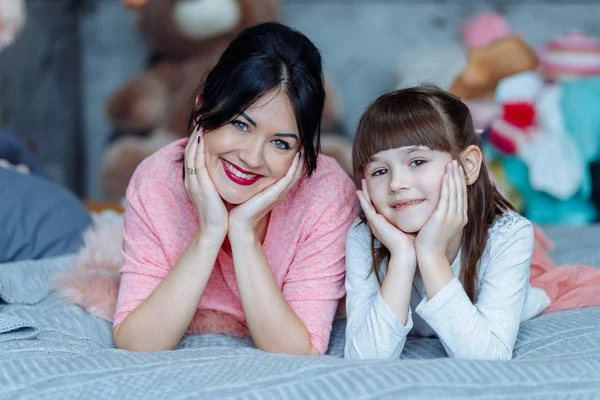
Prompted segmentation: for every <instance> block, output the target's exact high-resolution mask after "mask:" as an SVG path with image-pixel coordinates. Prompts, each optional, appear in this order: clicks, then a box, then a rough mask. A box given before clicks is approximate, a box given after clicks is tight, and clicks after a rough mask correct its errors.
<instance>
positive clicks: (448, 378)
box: [0, 226, 600, 399]
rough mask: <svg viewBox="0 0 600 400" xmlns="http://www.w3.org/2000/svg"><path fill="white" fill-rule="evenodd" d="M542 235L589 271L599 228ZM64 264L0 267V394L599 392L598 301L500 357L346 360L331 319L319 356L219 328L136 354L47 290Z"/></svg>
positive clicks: (425, 345)
mask: <svg viewBox="0 0 600 400" xmlns="http://www.w3.org/2000/svg"><path fill="white" fill-rule="evenodd" d="M546 233H547V234H548V235H549V236H550V237H551V238H552V239H553V240H554V241H555V244H556V250H555V252H554V253H553V257H554V259H555V261H556V262H557V264H573V263H586V264H588V265H593V266H596V267H600V250H599V249H598V245H597V243H598V240H600V226H590V227H581V228H564V227H563V228H561V227H549V228H546ZM73 259H74V256H73V255H66V256H60V257H53V258H45V259H42V260H36V261H20V262H14V263H5V264H0V298H1V299H2V302H1V303H0V399H17V398H18V399H71V398H90V399H115V398H119V399H130V398H131V399H155V398H160V399H163V398H169V399H171V398H172V399H187V398H200V399H234V398H235V399H280V398H281V399H371V398H378V399H379V398H384V399H385V398H418V399H420V398H434V399H444V398H486V399H487V398H510V399H515V398H527V399H536V398H540V399H542V398H543V399H549V398H561V399H565V398H598V397H600V307H596V308H586V309H579V310H571V311H565V312H559V313H554V314H548V315H542V316H540V317H537V318H535V319H533V320H531V321H528V322H526V323H524V324H523V325H522V326H521V329H520V332H519V336H518V339H517V343H516V346H515V349H514V354H513V356H514V359H513V360H512V361H474V360H454V359H448V358H444V355H445V353H444V350H443V347H442V346H441V344H440V343H439V341H438V340H436V339H427V338H421V339H413V338H409V340H408V342H407V345H406V348H405V351H404V352H403V355H402V359H400V360H390V361H346V360H343V359H342V356H343V347H344V327H345V321H343V320H342V321H337V322H336V323H335V326H334V330H333V333H332V337H331V341H330V347H329V350H328V352H327V355H326V356H325V357H294V356H287V355H278V354H267V353H264V352H262V351H259V350H256V349H255V348H254V347H253V346H252V342H251V341H250V340H249V339H234V338H230V337H227V336H224V335H206V336H189V337H186V338H184V340H183V341H182V343H181V344H180V346H179V349H178V351H172V352H160V353H153V354H138V353H131V352H127V351H123V350H117V349H115V348H114V347H113V343H112V340H111V325H110V324H109V323H108V322H106V321H104V320H101V319H98V318H95V317H92V316H91V315H89V314H87V313H86V312H85V311H83V310H81V309H80V308H78V307H76V306H74V305H71V304H68V303H66V302H65V301H64V300H62V299H60V298H59V297H57V296H56V295H55V294H53V293H49V278H50V277H51V276H52V275H53V274H55V273H57V272H59V271H62V270H64V269H66V268H68V267H69V265H70V262H72V261H73ZM599 295H600V294H599Z"/></svg>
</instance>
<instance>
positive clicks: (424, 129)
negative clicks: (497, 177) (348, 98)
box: [352, 85, 514, 302]
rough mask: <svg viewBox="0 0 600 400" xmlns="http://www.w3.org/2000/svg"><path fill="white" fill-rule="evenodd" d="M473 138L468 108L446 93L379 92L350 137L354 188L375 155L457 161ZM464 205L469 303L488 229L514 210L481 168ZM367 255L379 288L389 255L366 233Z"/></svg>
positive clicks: (474, 293)
mask: <svg viewBox="0 0 600 400" xmlns="http://www.w3.org/2000/svg"><path fill="white" fill-rule="evenodd" d="M478 140H479V139H478V135H477V133H476V132H475V128H474V126H473V120H472V118H471V114H470V112H469V109H468V108H467V106H466V105H465V104H464V103H463V102H462V101H460V99H458V98H457V97H456V96H454V95H452V94H450V93H448V92H445V91H443V90H441V89H439V88H437V87H435V86H429V85H426V86H419V87H413V88H407V89H401V90H397V91H394V92H391V93H387V94H384V95H383V96H381V97H379V98H378V99H377V100H376V101H375V102H374V103H373V104H371V105H370V106H369V107H368V108H367V110H366V111H365V113H364V114H363V116H362V117H361V119H360V122H359V124H358V128H357V132H356V136H355V137H354V146H353V149H352V165H353V170H354V171H353V172H354V181H355V184H356V187H357V188H360V187H361V181H362V179H363V178H364V168H365V167H366V165H367V164H368V163H369V161H370V159H371V157H372V156H373V155H375V154H377V153H379V152H380V151H384V150H389V149H396V148H400V147H404V146H427V147H428V148H429V149H431V150H437V151H443V152H447V153H449V154H450V155H451V156H452V158H453V159H457V160H458V161H459V162H460V161H461V160H460V158H459V155H460V153H461V152H462V151H463V150H465V149H466V148H468V147H469V146H471V145H478ZM463 168H464V166H463ZM467 201H468V223H467V225H466V226H465V228H464V229H463V234H462V239H461V259H460V263H461V272H460V281H461V282H462V285H463V287H464V289H465V292H466V293H467V295H468V296H469V298H470V299H471V301H473V302H474V301H475V300H476V297H477V272H478V271H477V270H478V264H479V260H480V258H481V256H482V254H483V251H484V249H485V245H486V243H487V240H488V229H489V228H490V226H491V225H492V224H493V223H494V221H495V220H496V218H497V217H499V216H500V215H502V214H503V213H504V212H506V211H508V210H514V208H513V206H512V205H511V204H510V203H509V202H508V200H506V199H505V198H504V197H503V196H502V195H501V194H500V192H499V191H498V189H497V188H496V186H495V185H494V184H493V183H492V182H491V180H490V176H489V174H488V170H487V168H486V167H485V165H484V164H482V166H481V171H480V173H479V177H478V178H477V180H476V181H475V182H473V183H472V184H470V185H469V186H467ZM360 217H361V219H362V220H363V222H367V221H366V217H365V215H364V213H362V212H361V216H360ZM371 253H372V260H373V265H372V268H373V272H374V273H375V275H376V276H377V280H378V281H379V283H380V284H381V271H380V266H381V265H382V263H383V262H388V261H389V257H390V252H389V250H388V249H387V248H385V246H383V245H379V246H377V245H376V241H375V237H374V236H373V235H372V234H371Z"/></svg>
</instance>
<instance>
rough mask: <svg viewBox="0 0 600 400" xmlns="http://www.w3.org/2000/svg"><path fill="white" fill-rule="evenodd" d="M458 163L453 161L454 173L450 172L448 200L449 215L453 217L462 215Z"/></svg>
mask: <svg viewBox="0 0 600 400" xmlns="http://www.w3.org/2000/svg"><path fill="white" fill-rule="evenodd" d="M457 178H458V161H457V160H454V161H452V171H451V172H450V179H449V181H450V185H449V190H448V192H449V193H448V194H449V196H448V197H449V198H448V214H449V215H452V216H457V215H461V213H460V212H459V211H458V206H459V205H458V203H459V197H458V179H457Z"/></svg>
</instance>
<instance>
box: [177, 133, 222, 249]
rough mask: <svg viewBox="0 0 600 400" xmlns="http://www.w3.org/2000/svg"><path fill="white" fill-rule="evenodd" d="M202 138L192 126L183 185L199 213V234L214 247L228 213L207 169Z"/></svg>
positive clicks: (186, 149) (219, 238)
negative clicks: (211, 242) (213, 244)
mask: <svg viewBox="0 0 600 400" xmlns="http://www.w3.org/2000/svg"><path fill="white" fill-rule="evenodd" d="M204 151H205V150H204V138H203V137H202V133H201V131H200V129H195V130H194V133H193V134H192V137H191V138H190V140H189V141H188V144H187V145H186V146H185V157H184V166H185V180H184V183H185V188H186V190H187V192H188V195H189V197H190V199H191V200H192V202H193V203H194V207H195V208H196V214H197V215H198V222H199V225H200V226H199V234H200V236H201V237H203V238H206V239H207V240H210V241H215V245H216V246H221V244H222V243H223V240H225V236H226V235H227V229H228V213H227V208H226V207H225V204H224V203H223V200H222V199H221V196H220V195H219V193H218V192H217V189H216V188H215V186H214V184H213V182H212V180H211V179H210V176H209V175H208V171H207V170H206V161H205V153H204Z"/></svg>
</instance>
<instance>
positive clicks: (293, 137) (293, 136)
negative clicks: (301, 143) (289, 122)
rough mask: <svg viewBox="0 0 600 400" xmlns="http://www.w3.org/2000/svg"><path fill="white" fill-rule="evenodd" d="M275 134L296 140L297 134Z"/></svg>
mask: <svg viewBox="0 0 600 400" xmlns="http://www.w3.org/2000/svg"><path fill="white" fill-rule="evenodd" d="M275 136H279V137H289V138H292V139H295V140H296V142H297V141H298V135H296V134H295V133H276V134H275Z"/></svg>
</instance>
